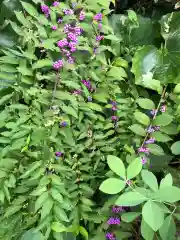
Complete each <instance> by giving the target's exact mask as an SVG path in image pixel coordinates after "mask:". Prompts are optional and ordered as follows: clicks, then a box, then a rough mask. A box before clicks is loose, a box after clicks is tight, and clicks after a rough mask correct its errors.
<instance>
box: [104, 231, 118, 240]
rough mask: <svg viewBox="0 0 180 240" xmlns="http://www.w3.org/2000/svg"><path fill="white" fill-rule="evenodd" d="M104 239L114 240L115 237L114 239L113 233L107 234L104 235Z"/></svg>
mask: <svg viewBox="0 0 180 240" xmlns="http://www.w3.org/2000/svg"><path fill="white" fill-rule="evenodd" d="M106 239H108V240H116V237H115V235H114V234H113V233H110V232H108V233H106Z"/></svg>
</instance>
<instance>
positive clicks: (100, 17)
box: [93, 13, 103, 22]
mask: <svg viewBox="0 0 180 240" xmlns="http://www.w3.org/2000/svg"><path fill="white" fill-rule="evenodd" d="M102 17H103V15H102V13H98V14H96V15H95V16H94V17H93V19H94V20H95V21H98V22H99V21H102Z"/></svg>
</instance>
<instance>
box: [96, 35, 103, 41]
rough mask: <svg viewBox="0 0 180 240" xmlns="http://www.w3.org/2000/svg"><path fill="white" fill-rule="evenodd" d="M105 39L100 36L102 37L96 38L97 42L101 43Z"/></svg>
mask: <svg viewBox="0 0 180 240" xmlns="http://www.w3.org/2000/svg"><path fill="white" fill-rule="evenodd" d="M103 39H104V36H100V35H98V36H96V41H97V42H100V41H101V40H103Z"/></svg>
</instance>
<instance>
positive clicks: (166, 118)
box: [153, 113, 173, 126]
mask: <svg viewBox="0 0 180 240" xmlns="http://www.w3.org/2000/svg"><path fill="white" fill-rule="evenodd" d="M172 121H173V116H172V115H169V114H168V113H162V114H161V115H159V116H157V117H156V119H155V120H154V122H153V124H154V125H158V126H166V125H168V124H170V123H171V122H172Z"/></svg>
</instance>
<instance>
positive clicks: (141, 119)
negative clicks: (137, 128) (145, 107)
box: [134, 111, 150, 126]
mask: <svg viewBox="0 0 180 240" xmlns="http://www.w3.org/2000/svg"><path fill="white" fill-rule="evenodd" d="M134 117H135V119H136V120H137V121H138V122H139V123H141V124H143V125H145V126H148V125H149V124H150V119H149V117H148V116H147V115H146V114H144V113H142V112H139V111H137V112H135V113H134Z"/></svg>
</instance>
